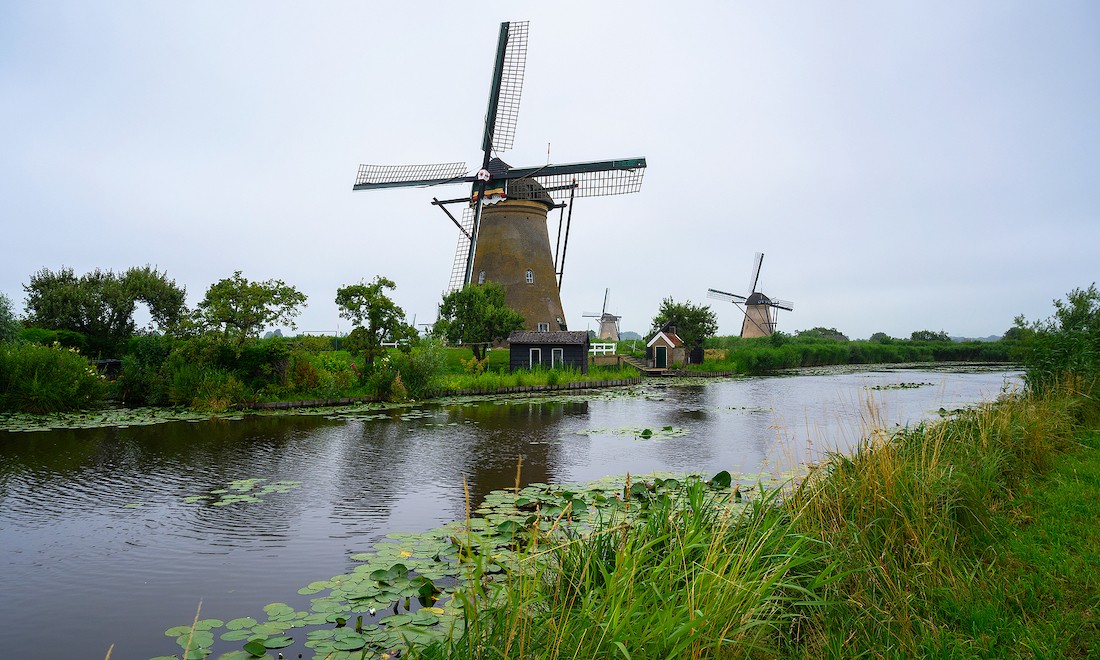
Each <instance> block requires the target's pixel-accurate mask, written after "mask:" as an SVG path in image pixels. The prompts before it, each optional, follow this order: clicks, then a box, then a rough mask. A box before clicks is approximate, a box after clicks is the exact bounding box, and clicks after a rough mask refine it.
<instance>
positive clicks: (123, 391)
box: [116, 335, 172, 405]
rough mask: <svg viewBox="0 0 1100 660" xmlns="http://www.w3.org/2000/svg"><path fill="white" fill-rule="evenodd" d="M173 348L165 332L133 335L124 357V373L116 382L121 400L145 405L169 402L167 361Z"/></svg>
mask: <svg viewBox="0 0 1100 660" xmlns="http://www.w3.org/2000/svg"><path fill="white" fill-rule="evenodd" d="M171 351H172V343H171V340H170V339H169V338H167V337H165V336H163V335H136V336H134V337H131V338H130V341H129V342H127V344H126V355H124V356H123V357H122V375H120V376H119V378H118V380H117V382H116V389H117V395H118V397H119V399H121V400H122V401H124V402H126V403H137V404H145V405H164V404H166V403H168V381H167V379H166V378H165V374H164V363H165V361H166V360H167V359H168V355H169V354H170V353H171Z"/></svg>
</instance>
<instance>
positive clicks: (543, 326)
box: [535, 323, 550, 332]
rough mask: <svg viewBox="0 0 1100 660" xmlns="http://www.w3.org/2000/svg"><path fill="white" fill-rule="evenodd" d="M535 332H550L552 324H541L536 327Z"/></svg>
mask: <svg viewBox="0 0 1100 660" xmlns="http://www.w3.org/2000/svg"><path fill="white" fill-rule="evenodd" d="M535 330H536V331H537V332H550V324H549V323H539V324H537V325H536V326H535Z"/></svg>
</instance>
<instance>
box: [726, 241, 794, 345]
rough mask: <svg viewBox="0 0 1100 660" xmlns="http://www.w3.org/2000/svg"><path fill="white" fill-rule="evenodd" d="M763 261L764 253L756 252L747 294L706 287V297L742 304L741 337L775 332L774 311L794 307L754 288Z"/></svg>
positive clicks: (763, 335)
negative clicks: (743, 318)
mask: <svg viewBox="0 0 1100 660" xmlns="http://www.w3.org/2000/svg"><path fill="white" fill-rule="evenodd" d="M763 263H764V255H763V254H762V253H760V252H757V253H756V258H755V259H753V264H752V277H751V278H750V279H749V295H748V296H739V295H737V294H736V293H727V292H725V291H719V290H717V289H707V297H708V298H714V299H716V300H724V301H726V302H731V303H733V304H735V305H737V306H738V307H740V306H741V305H742V304H743V305H744V308H742V310H741V311H743V312H744V314H745V320H744V321H743V322H742V323H741V336H742V337H767V336H768V335H770V334H772V333H773V332H775V320H776V313H777V312H776V311H775V310H778V309H785V310H787V311H791V310H793V309H794V303H793V302H790V301H788V300H779V299H772V298H769V297H767V296H765V295H764V294H763V293H761V292H759V291H757V290H756V287H757V285H758V284H760V266H761V265H762V264H763Z"/></svg>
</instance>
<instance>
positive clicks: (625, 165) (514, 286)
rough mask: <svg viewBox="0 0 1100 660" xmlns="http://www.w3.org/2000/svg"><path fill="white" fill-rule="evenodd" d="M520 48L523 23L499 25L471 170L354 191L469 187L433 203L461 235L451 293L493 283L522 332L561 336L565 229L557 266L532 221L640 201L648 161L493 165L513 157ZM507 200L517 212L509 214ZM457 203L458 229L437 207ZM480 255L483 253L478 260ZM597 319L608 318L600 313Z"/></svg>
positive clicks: (360, 180)
mask: <svg viewBox="0 0 1100 660" xmlns="http://www.w3.org/2000/svg"><path fill="white" fill-rule="evenodd" d="M527 43H528V23H527V22H526V21H520V22H507V23H501V24H500V32H499V35H498V38H497V50H496V56H495V57H494V60H493V73H492V80H491V83H490V85H489V102H488V106H487V109H486V113H485V123H484V129H483V134H482V140H481V163H480V166H477V165H474V164H473V163H470V165H471V167H469V168H468V167H467V166H466V164H464V163H437V164H427V165H361V166H360V167H359V172H358V174H357V176H356V179H355V184H354V186H353V189H354V190H372V189H378V188H394V187H416V186H434V185H442V184H448V183H459V182H462V183H465V184H467V185H469V184H473V185H472V186H471V188H472V190H471V193H470V195H469V196H467V197H459V198H457V199H449V200H440V199H434V201H433V202H432V203H433V204H435V205H437V206H440V208H441V209H442V210H443V211H444V212H445V213H446V214H447V216H448V217H449V218H450V219H451V221H452V222H454V223H455V225H456V226H457V227H458V229H459V230H460V232H461V235H460V236H459V238H458V247H457V249H456V251H455V260H454V264H453V266H452V269H451V276H450V280H449V282H448V288H449V290H455V289H458V288H461V287H462V286H464V285H466V284H468V283H470V282H471V281H472V280H473V281H480V280H482V279H483V277H484V279H486V280H495V281H498V282H500V283H501V284H502V285H503V286H504V287H505V298H506V301H508V304H509V305H510V306H512V307H513V308H515V309H517V310H519V311H521V313H523V314H524V316H525V317H526V318H527V322H528V325H529V326H535V327H532V328H531V329H536V328H545V327H555V326H556V327H558V328H560V329H561V330H565V329H566V324H565V319H564V317H565V314H564V311H563V310H562V306H561V296H560V289H561V277H562V273H563V271H564V262H565V246H566V245H568V240H569V224H568V222H567V223H566V224H565V231H564V236H565V243H564V244H562V243H561V240H560V239H561V236H562V229H561V223H560V222H559V229H558V233H559V245H561V253H560V258H559V254H558V253H557V252H551V246H550V245H549V242H548V240H547V239H546V233H547V232H546V227H545V223H544V221H543V222H542V223H540V222H539V220H540V218H539V217H538V216H543V220H544V216H545V213H548V212H549V211H550V210H551V209H555V208H558V209H563V211H562V213H563V215H565V210H564V209H566V208H568V213H569V216H570V217H572V211H573V200H574V199H576V198H577V197H595V196H601V195H617V194H624V193H632V192H636V191H638V190H639V189H640V188H641V183H642V178H643V175H644V172H645V167H646V161H645V159H644V158H628V159H618V160H606V161H592V162H584V163H571V164H564V165H549V164H547V165H542V166H538V167H526V168H515V169H512V168H510V167H509V166H508V165H507V164H505V163H504V162H503V161H501V160H500V158H499V155H497V154H499V153H500V152H503V151H506V150H508V149H511V148H512V144H513V141H514V139H515V133H516V125H517V122H518V117H519V107H520V99H521V98H522V95H523V79H524V74H525V70H526V67H527ZM471 171H475V173H474V174H471ZM513 200H515V201H518V202H521V203H517V204H512V203H511V202H512V201H513ZM530 202H536V203H535V204H531V203H530ZM457 203H462V204H464V205H465V206H466V208H465V209H464V211H463V213H462V215H461V220H459V219H458V218H456V215H457V214H452V213H451V212H450V211H449V210H448V209H447V208H446V206H445V205H449V204H457ZM483 224H484V227H482V225H483ZM517 228H518V229H517ZM479 246H483V247H484V249H483V250H481V251H479ZM519 254H522V255H523V262H524V264H523V267H522V268H523V269H522V270H520V271H519V272H518V273H517V271H516V264H515V262H516V258H517V257H516V255H519ZM605 302H606V301H605ZM605 307H606V305H605ZM604 315H605V316H610V315H609V314H606V311H605V313H604ZM616 318H617V317H616Z"/></svg>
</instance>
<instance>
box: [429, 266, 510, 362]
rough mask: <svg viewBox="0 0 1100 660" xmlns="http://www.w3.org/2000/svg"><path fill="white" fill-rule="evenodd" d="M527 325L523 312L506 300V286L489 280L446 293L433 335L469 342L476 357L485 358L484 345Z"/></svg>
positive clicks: (459, 341)
mask: <svg viewBox="0 0 1100 660" xmlns="http://www.w3.org/2000/svg"><path fill="white" fill-rule="evenodd" d="M523 324H524V318H523V315H522V314H520V313H519V312H517V311H516V310H514V309H512V308H511V307H509V306H508V305H507V304H506V303H505V302H504V289H503V288H502V287H501V286H500V284H498V283H496V282H492V281H489V282H486V283H485V284H467V285H466V287H465V288H463V289H461V290H459V291H452V292H451V293H448V294H447V295H445V296H443V302H442V303H440V305H439V318H438V319H437V320H436V322H435V325H434V326H433V327H432V334H433V335H435V336H436V337H443V338H444V339H446V340H447V341H448V342H450V343H452V344H467V345H469V346H470V350H471V351H473V353H474V358H476V359H477V360H484V359H485V346H484V345H483V344H485V343H492V342H496V341H501V340H504V339H507V337H508V335H509V334H511V333H512V331H513V330H522V329H523ZM479 344H480V345H479Z"/></svg>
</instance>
